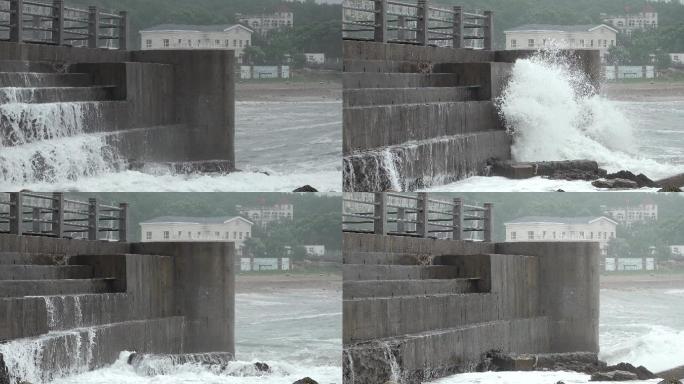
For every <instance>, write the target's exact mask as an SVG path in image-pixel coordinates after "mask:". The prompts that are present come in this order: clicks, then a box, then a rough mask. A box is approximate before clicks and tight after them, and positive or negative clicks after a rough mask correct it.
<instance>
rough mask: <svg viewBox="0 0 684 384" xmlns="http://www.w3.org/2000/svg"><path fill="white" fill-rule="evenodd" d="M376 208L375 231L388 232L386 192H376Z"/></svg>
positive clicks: (380, 233) (374, 211) (384, 233)
mask: <svg viewBox="0 0 684 384" xmlns="http://www.w3.org/2000/svg"><path fill="white" fill-rule="evenodd" d="M374 207H375V209H373V233H375V234H376V235H386V234H387V196H386V195H385V194H384V193H381V192H377V193H376V194H375V205H374Z"/></svg>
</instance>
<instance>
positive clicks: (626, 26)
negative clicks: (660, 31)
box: [601, 4, 658, 35]
mask: <svg viewBox="0 0 684 384" xmlns="http://www.w3.org/2000/svg"><path fill="white" fill-rule="evenodd" d="M601 18H602V19H603V22H604V23H606V24H608V25H611V26H613V28H615V29H617V30H618V31H620V33H624V34H626V35H631V34H632V33H633V32H634V31H647V30H649V29H655V28H658V12H656V11H655V9H653V7H652V6H651V5H649V4H646V5H644V6H643V7H642V8H641V9H640V10H639V11H637V10H635V9H633V8H632V7H629V6H626V7H625V13H624V14H622V15H606V14H601Z"/></svg>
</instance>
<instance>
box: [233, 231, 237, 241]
mask: <svg viewBox="0 0 684 384" xmlns="http://www.w3.org/2000/svg"><path fill="white" fill-rule="evenodd" d="M235 239H237V232H233V240H235Z"/></svg>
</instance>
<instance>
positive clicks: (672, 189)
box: [658, 187, 682, 192]
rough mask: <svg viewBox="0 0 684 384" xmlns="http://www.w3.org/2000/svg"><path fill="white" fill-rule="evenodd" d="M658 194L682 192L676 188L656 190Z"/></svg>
mask: <svg viewBox="0 0 684 384" xmlns="http://www.w3.org/2000/svg"><path fill="white" fill-rule="evenodd" d="M658 192H682V190H681V189H679V188H677V187H665V188H661V189H660V190H658Z"/></svg>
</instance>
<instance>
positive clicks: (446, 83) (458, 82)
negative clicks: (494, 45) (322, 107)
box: [342, 72, 477, 89]
mask: <svg viewBox="0 0 684 384" xmlns="http://www.w3.org/2000/svg"><path fill="white" fill-rule="evenodd" d="M342 84H343V86H344V89H360V88H361V89H363V88H420V87H457V86H463V85H477V84H464V83H463V82H462V79H461V78H460V77H459V75H458V74H453V73H367V72H345V73H343V74H342Z"/></svg>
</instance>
